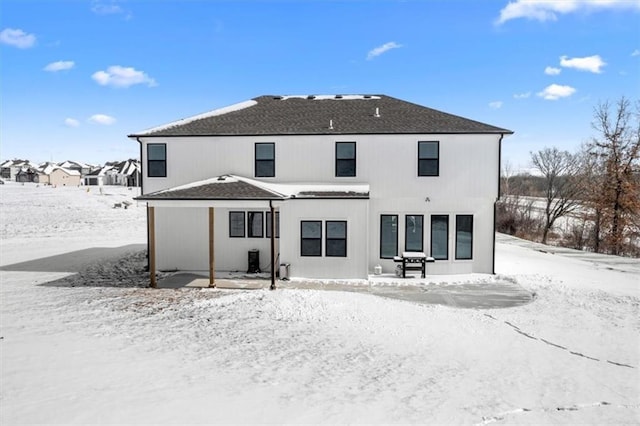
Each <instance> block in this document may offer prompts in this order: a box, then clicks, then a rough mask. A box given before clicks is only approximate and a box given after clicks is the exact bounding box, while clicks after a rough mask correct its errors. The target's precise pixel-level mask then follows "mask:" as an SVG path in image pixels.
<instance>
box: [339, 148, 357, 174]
mask: <svg viewBox="0 0 640 426" xmlns="http://www.w3.org/2000/svg"><path fill="white" fill-rule="evenodd" d="M355 175H356V143H355V142H336V177H353V176H355Z"/></svg>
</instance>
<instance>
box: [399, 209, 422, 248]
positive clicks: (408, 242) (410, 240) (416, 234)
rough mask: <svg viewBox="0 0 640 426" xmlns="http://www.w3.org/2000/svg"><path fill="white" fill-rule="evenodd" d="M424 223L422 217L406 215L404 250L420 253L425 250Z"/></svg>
mask: <svg viewBox="0 0 640 426" xmlns="http://www.w3.org/2000/svg"><path fill="white" fill-rule="evenodd" d="M423 221H424V216H422V215H406V216H405V217H404V250H405V251H419V252H421V251H422V250H423V249H424V246H423V243H422V240H423V235H424V232H423Z"/></svg>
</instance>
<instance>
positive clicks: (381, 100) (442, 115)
mask: <svg viewBox="0 0 640 426" xmlns="http://www.w3.org/2000/svg"><path fill="white" fill-rule="evenodd" d="M437 133H440V134H443V133H445V134H455V133H475V134H478V133H490V134H511V133H513V132H512V131H510V130H507V129H502V128H499V127H495V126H492V125H489V124H485V123H481V122H478V121H474V120H470V119H467V118H463V117H459V116H456V115H453V114H449V113H446V112H442V111H438V110H435V109H431V108H427V107H424V106H421V105H417V104H414V103H411V102H406V101H403V100H400V99H396V98H393V97H390V96H386V95H323V96H272V95H268V96H260V97H257V98H254V99H252V100H250V101H245V102H241V103H239V104H235V105H231V106H228V107H225V108H221V109H217V110H213V111H210V112H207V113H204V114H199V115H196V116H193V117H189V118H185V119H182V120H178V121H174V122H172V123H169V124H165V125H163V126H159V127H154V128H152V129H148V130H145V131H142V132H139V133H136V134H132V135H129V137H141V136H240V135H316V134H317V135H321V134H437Z"/></svg>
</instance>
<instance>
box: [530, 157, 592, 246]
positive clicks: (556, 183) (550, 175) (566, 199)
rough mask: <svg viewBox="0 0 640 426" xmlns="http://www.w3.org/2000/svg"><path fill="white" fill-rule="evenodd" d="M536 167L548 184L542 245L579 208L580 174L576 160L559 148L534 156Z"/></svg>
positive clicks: (546, 186) (545, 195) (533, 160)
mask: <svg viewBox="0 0 640 426" xmlns="http://www.w3.org/2000/svg"><path fill="white" fill-rule="evenodd" d="M531 162H532V163H533V166H534V167H535V168H536V169H538V171H540V173H541V174H542V176H543V177H544V180H545V192H544V198H545V210H544V226H543V229H542V241H541V242H542V243H543V244H546V243H547V236H548V235H549V231H550V230H551V228H552V227H553V224H554V223H555V221H556V220H558V219H559V218H561V217H563V216H565V215H567V214H569V213H571V212H572V211H574V210H575V209H576V208H577V207H578V206H579V205H580V185H579V180H578V179H577V175H578V172H579V170H580V167H579V162H578V158H577V156H575V155H573V154H571V153H569V152H568V151H559V150H558V149H557V148H544V149H543V150H540V151H538V152H532V153H531Z"/></svg>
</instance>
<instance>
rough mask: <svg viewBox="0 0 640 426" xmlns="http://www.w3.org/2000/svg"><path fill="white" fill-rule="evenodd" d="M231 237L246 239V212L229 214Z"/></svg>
mask: <svg viewBox="0 0 640 426" xmlns="http://www.w3.org/2000/svg"><path fill="white" fill-rule="evenodd" d="M229 237H231V238H244V212H229Z"/></svg>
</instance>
